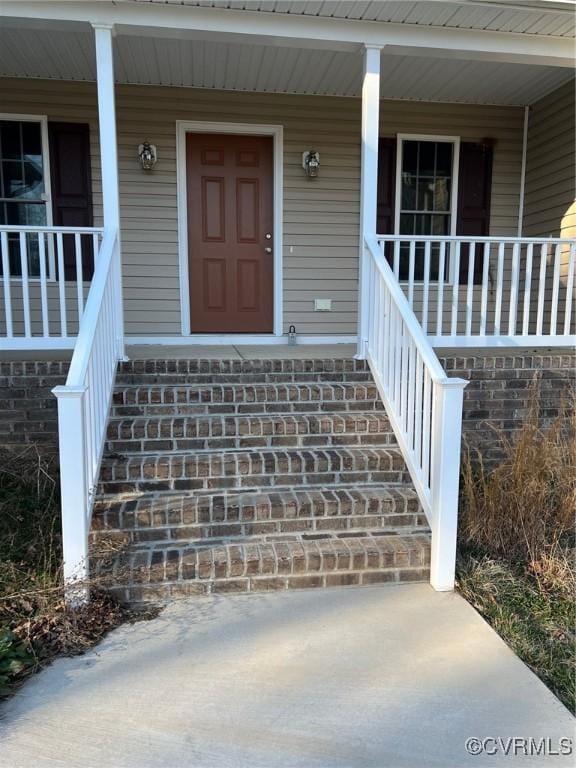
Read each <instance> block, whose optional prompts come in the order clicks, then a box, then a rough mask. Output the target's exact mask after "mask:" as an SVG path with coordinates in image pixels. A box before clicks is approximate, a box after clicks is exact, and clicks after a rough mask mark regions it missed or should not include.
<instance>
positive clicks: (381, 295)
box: [365, 237, 467, 590]
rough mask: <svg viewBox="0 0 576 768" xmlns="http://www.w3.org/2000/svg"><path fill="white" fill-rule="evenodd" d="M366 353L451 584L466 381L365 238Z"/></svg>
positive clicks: (435, 561) (438, 569) (444, 579)
mask: <svg viewBox="0 0 576 768" xmlns="http://www.w3.org/2000/svg"><path fill="white" fill-rule="evenodd" d="M365 248H366V252H365V259H366V269H367V278H368V279H367V286H368V289H367V297H366V298H367V301H368V306H369V316H368V325H367V338H366V350H365V352H366V357H367V359H368V362H369V364H370V368H371V370H372V373H373V376H374V379H375V381H376V385H377V387H378V390H379V392H380V395H381V397H382V399H383V401H384V405H385V406H386V411H387V413H388V416H389V418H390V421H391V424H392V427H393V429H394V432H395V434H396V438H397V440H398V444H399V446H400V449H401V450H402V453H403V456H404V459H405V460H406V464H407V466H408V469H409V471H410V474H411V477H412V480H413V482H414V485H415V487H416V490H417V492H418V496H419V498H420V501H421V503H422V506H423V508H424V511H425V512H426V515H427V517H428V521H429V523H430V528H431V530H432V560H431V574H430V581H431V583H432V586H433V587H434V588H435V589H439V590H450V589H453V586H454V571H455V563H456V531H457V519H458V483H459V473H460V447H461V446H460V442H461V427H462V401H463V392H464V387H465V386H466V384H467V382H466V381H464V380H463V379H449V378H447V377H446V374H445V372H444V369H443V368H442V366H441V365H440V362H439V360H438V358H437V357H436V354H435V353H434V350H433V349H432V346H431V344H430V342H429V340H428V338H427V337H426V335H425V334H424V331H423V329H422V327H421V325H420V323H419V322H418V320H417V318H416V317H415V315H414V313H413V311H412V309H411V308H410V306H409V304H408V300H407V298H406V297H405V295H404V293H403V291H402V288H401V287H400V284H399V283H398V281H397V280H396V278H395V277H394V274H393V272H392V269H391V267H390V265H389V264H388V262H387V261H386V258H385V257H384V248H383V245H382V244H380V243H379V242H378V240H377V239H376V237H374V238H366V241H365Z"/></svg>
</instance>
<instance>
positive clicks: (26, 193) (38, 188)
mask: <svg viewBox="0 0 576 768" xmlns="http://www.w3.org/2000/svg"><path fill="white" fill-rule="evenodd" d="M43 192H44V179H43V173H42V164H40V165H38V163H31V162H28V161H27V162H25V163H24V188H23V190H22V195H21V196H22V197H27V198H29V199H31V200H38V198H40V197H41V196H42V193H43Z"/></svg>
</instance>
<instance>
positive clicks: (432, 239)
mask: <svg viewBox="0 0 576 768" xmlns="http://www.w3.org/2000/svg"><path fill="white" fill-rule="evenodd" d="M375 239H376V240H389V241H391V242H398V241H406V240H418V242H423V243H441V242H445V243H526V244H528V243H550V244H552V245H556V244H558V243H566V244H571V243H574V242H575V241H574V238H571V237H513V236H505V237H499V236H496V235H490V236H480V235H387V234H377V235H376V238H375Z"/></svg>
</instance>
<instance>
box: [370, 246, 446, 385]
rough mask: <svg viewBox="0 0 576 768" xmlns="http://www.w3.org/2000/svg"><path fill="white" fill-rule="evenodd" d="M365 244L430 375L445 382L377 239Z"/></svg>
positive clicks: (443, 375) (437, 361)
mask: <svg viewBox="0 0 576 768" xmlns="http://www.w3.org/2000/svg"><path fill="white" fill-rule="evenodd" d="M365 242H366V245H367V246H368V249H369V251H370V254H371V256H372V258H373V259H374V263H375V264H376V266H377V267H378V271H379V272H380V274H381V275H382V277H383V279H384V280H385V281H386V285H387V288H388V290H389V291H390V294H391V295H392V297H393V298H394V302H395V304H396V306H397V307H398V309H399V311H400V312H401V313H402V316H403V318H404V320H405V322H406V323H407V324H408V326H409V330H410V333H411V335H412V338H413V339H414V343H415V344H416V345H417V347H418V350H419V352H420V354H421V355H422V357H423V358H424V361H425V362H426V365H427V366H428V367H429V369H430V375H431V376H432V378H433V380H434V381H437V382H445V381H447V380H448V377H447V376H446V372H445V371H444V368H442V365H441V364H440V361H439V360H438V358H437V356H436V353H435V352H434V350H433V348H432V345H431V344H430V342H429V341H428V338H427V336H426V334H425V333H424V331H423V330H422V326H421V325H420V323H419V322H418V319H417V317H416V315H415V314H414V312H413V311H412V307H411V306H410V304H409V303H408V299H407V298H406V296H405V294H404V291H403V290H402V288H401V286H400V284H399V283H398V281H397V280H396V278H395V277H394V273H393V272H392V268H391V267H390V265H389V264H388V262H387V261H386V259H385V258H384V255H383V253H382V251H381V249H380V247H379V245H378V240H377V237H366V239H365Z"/></svg>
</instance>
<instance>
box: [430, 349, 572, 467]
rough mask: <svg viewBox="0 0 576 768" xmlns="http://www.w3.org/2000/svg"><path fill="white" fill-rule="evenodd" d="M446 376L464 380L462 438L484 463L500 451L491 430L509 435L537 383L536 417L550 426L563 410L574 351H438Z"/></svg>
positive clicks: (519, 423) (569, 391) (569, 388)
mask: <svg viewBox="0 0 576 768" xmlns="http://www.w3.org/2000/svg"><path fill="white" fill-rule="evenodd" d="M439 358H440V362H441V363H442V365H443V366H444V369H445V370H446V372H447V374H448V376H451V377H456V376H457V377H460V378H463V379H468V381H469V382H470V383H469V384H468V386H467V387H466V389H465V390H464V421H463V436H464V441H465V443H467V444H468V445H470V446H471V447H475V448H478V449H480V450H481V452H482V456H483V458H484V460H485V461H487V462H488V463H490V462H494V461H496V460H497V459H498V458H500V456H501V451H500V448H499V446H498V438H497V435H496V433H495V429H496V430H498V431H501V432H503V433H504V434H505V435H506V436H507V437H509V438H510V437H513V435H514V432H515V431H516V430H518V429H519V428H520V427H521V426H522V424H523V422H524V420H525V418H526V417H527V416H528V415H529V414H530V412H531V408H532V407H533V397H534V395H533V392H534V386H535V385H536V386H538V388H539V390H538V391H539V394H538V409H539V420H540V423H541V425H542V426H543V427H546V426H548V425H550V424H551V423H552V422H553V421H554V420H555V419H556V418H557V417H558V416H559V415H560V414H566V413H567V410H568V409H569V404H570V402H571V397H573V396H574V387H575V380H576V378H575V371H576V353H572V354H570V353H567V352H566V350H562V351H559V352H551V353H549V352H547V353H546V354H537V353H533V354H532V353H522V354H516V355H515V354H511V353H509V352H508V353H507V354H504V353H501V354H495V352H494V350H491V351H486V353H479V352H475V353H474V354H473V355H467V356H466V357H463V356H461V355H452V354H442V353H441V352H440V353H439Z"/></svg>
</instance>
